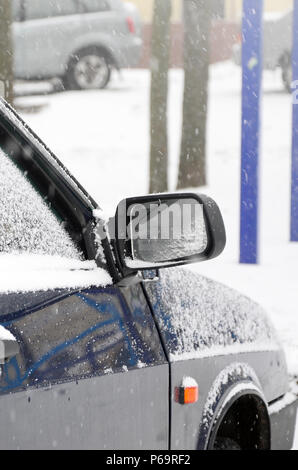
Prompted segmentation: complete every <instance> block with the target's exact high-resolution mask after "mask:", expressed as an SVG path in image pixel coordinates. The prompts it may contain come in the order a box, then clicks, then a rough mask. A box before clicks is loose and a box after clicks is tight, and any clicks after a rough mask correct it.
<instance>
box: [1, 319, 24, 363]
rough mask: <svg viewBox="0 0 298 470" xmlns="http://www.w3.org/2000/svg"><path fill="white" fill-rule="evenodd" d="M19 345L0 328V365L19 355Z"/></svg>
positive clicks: (8, 333) (6, 331)
mask: <svg viewBox="0 0 298 470" xmlns="http://www.w3.org/2000/svg"><path fill="white" fill-rule="evenodd" d="M19 350H20V348H19V345H18V342H17V340H16V339H15V338H14V337H13V335H12V334H11V333H10V332H9V331H8V330H6V329H5V328H3V326H1V327H0V364H4V363H5V362H6V361H8V360H9V359H11V358H12V357H15V356H16V355H17V354H18V353H19Z"/></svg>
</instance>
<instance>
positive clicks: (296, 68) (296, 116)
mask: <svg viewBox="0 0 298 470" xmlns="http://www.w3.org/2000/svg"><path fill="white" fill-rule="evenodd" d="M292 58H293V81H296V87H295V88H296V90H297V86H298V82H297V80H298V0H295V1H294V27H293V53H292ZM291 241H292V242H298V101H297V93H295V96H293V140H292V198H291Z"/></svg>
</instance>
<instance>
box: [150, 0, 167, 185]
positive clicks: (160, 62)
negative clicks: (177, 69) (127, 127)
mask: <svg viewBox="0 0 298 470" xmlns="http://www.w3.org/2000/svg"><path fill="white" fill-rule="evenodd" d="M170 19H171V0H155V4H154V17H153V25H152V58H151V150H150V189H149V190H150V193H159V192H164V191H167V190H168V132H167V131H168V129H167V127H168V126H167V107H168V69H169V56H170Z"/></svg>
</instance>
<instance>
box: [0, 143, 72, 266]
mask: <svg viewBox="0 0 298 470" xmlns="http://www.w3.org/2000/svg"><path fill="white" fill-rule="evenodd" d="M0 252H2V253H3V252H4V253H11V252H20V253H22V252H29V253H39V254H41V253H42V254H47V255H60V256H63V257H65V258H73V259H80V255H79V252H78V250H77V249H76V247H75V245H74V243H73V242H72V240H71V239H70V237H69V235H68V234H67V232H66V231H65V230H64V228H63V227H62V226H61V225H60V224H59V222H58V220H57V219H56V217H55V216H54V215H53V214H52V213H51V211H50V209H49V207H48V206H47V205H46V203H45V202H44V201H43V199H42V198H41V196H40V195H39V194H38V193H37V192H36V191H35V189H34V188H33V187H32V186H31V184H30V183H29V182H28V181H27V180H26V178H25V176H24V175H23V174H22V172H21V171H20V170H19V169H18V168H17V167H16V166H15V165H14V164H13V163H12V161H11V160H10V159H9V158H8V157H7V156H6V155H5V154H4V152H3V151H2V150H1V149H0Z"/></svg>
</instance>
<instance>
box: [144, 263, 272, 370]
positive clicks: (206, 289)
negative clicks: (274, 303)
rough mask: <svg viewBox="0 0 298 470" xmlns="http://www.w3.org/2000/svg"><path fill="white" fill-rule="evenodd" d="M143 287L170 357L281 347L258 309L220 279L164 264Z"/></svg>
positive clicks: (232, 352)
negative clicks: (220, 282) (170, 267)
mask: <svg viewBox="0 0 298 470" xmlns="http://www.w3.org/2000/svg"><path fill="white" fill-rule="evenodd" d="M145 288H146V291H147V293H148V295H149V298H150V300H151V303H152V306H153V310H154V313H155V315H156V317H157V319H158V322H159V325H160V328H161V331H162V334H163V337H164V339H165V343H166V346H167V349H168V352H169V354H170V358H171V360H172V361H177V360H184V359H194V358H198V357H206V356H213V355H214V356H215V355H224V354H238V353H244V352H253V351H271V350H278V349H280V348H281V347H280V344H279V342H278V340H277V336H276V333H275V330H274V328H273V326H272V325H271V323H270V321H269V319H268V318H267V316H266V314H265V312H264V310H263V309H262V308H261V307H260V306H259V305H257V304H256V303H255V302H253V301H252V300H250V299H249V298H247V297H245V296H243V295H242V294H240V293H238V292H236V291H234V290H232V289H230V288H228V287H226V286H224V285H222V284H219V283H217V282H215V281H212V280H210V279H207V278H205V277H202V276H200V275H197V274H194V273H192V272H190V271H187V270H184V269H165V270H163V271H161V273H160V280H159V281H158V282H153V283H148V284H146V285H145Z"/></svg>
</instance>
